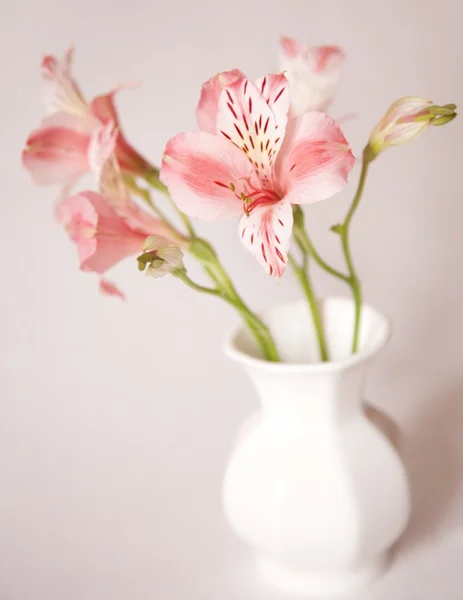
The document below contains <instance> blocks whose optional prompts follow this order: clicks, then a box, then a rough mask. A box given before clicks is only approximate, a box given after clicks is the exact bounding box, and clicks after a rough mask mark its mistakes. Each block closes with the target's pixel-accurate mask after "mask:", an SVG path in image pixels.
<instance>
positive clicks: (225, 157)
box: [160, 132, 253, 221]
mask: <svg viewBox="0 0 463 600" xmlns="http://www.w3.org/2000/svg"><path fill="white" fill-rule="evenodd" d="M252 172H253V169H252V166H251V164H250V163H249V161H248V159H247V158H246V155H245V154H244V153H243V152H241V151H240V150H238V149H237V148H235V147H234V146H233V144H231V143H230V141H229V140H227V139H225V138H224V137H219V136H216V135H212V134H210V133H203V132H194V133H180V134H179V135H177V136H175V137H174V138H172V139H171V140H169V142H168V143H167V146H166V149H165V152H164V156H163V159H162V168H161V175H160V179H161V181H162V182H163V183H164V184H165V185H166V186H167V187H168V188H169V191H170V193H171V194H172V198H173V200H174V202H175V203H176V204H177V206H178V207H179V208H180V210H182V211H183V212H184V213H186V214H187V215H190V216H191V217H197V218H198V219H204V220H206V221H214V220H218V219H227V218H229V217H233V216H236V215H239V214H240V213H241V211H242V202H241V201H240V199H239V196H240V193H241V192H242V191H244V186H243V182H242V180H243V179H244V178H247V177H249V176H250V175H251V174H252ZM237 196H238V197H237Z"/></svg>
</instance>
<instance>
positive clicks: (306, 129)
mask: <svg viewBox="0 0 463 600" xmlns="http://www.w3.org/2000/svg"><path fill="white" fill-rule="evenodd" d="M354 164H355V157H354V155H353V154H352V152H351V150H350V148H349V144H348V142H347V140H346V138H345V137H344V135H343V133H342V131H341V129H340V127H339V125H338V124H337V123H336V121H334V120H333V119H332V118H331V117H329V116H328V115H326V114H325V113H319V112H309V113H305V114H303V115H301V116H300V117H297V118H295V119H292V120H290V121H289V123H288V127H287V130H286V137H285V140H284V143H283V147H282V149H281V152H280V156H279V159H278V161H277V165H276V177H277V180H278V182H279V184H280V187H281V191H282V194H283V195H284V196H285V198H286V200H287V201H288V202H290V203H291V204H306V203H310V202H317V201H319V200H324V199H325V198H329V197H330V196H332V195H333V194H336V193H337V192H339V191H340V190H341V189H342V188H343V187H344V186H345V185H346V184H347V176H348V174H349V173H350V171H351V170H352V168H353V166H354Z"/></svg>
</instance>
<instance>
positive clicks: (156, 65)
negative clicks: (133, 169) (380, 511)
mask: <svg viewBox="0 0 463 600" xmlns="http://www.w3.org/2000/svg"><path fill="white" fill-rule="evenodd" d="M462 19H463V7H462V5H461V2H460V0H444V1H443V2H439V3H436V2H434V1H428V0H422V1H418V0H416V1H415V0H387V1H378V2H372V1H371V0H337V1H336V0H324V1H318V0H286V1H285V2H277V1H274V0H235V1H233V2H219V1H212V0H211V1H208V0H195V1H194V2H189V1H188V0H183V1H181V0H169V1H168V2H160V1H158V0H131V1H130V2H124V1H123V0H79V1H78V2H68V1H66V0H40V1H39V0H15V1H13V0H6V1H5V0H3V2H2V20H1V25H0V33H1V35H0V50H1V51H0V61H1V77H2V79H1V81H2V84H1V85H2V93H1V100H0V104H1V108H2V110H1V129H0V153H1V173H2V177H1V184H2V188H1V207H2V210H1V219H0V275H1V282H2V284H1V294H0V318H1V356H0V390H1V415H0V600H63V599H66V600H97V599H98V600H148V599H149V600H153V599H156V600H158V599H159V600H161V599H162V600H190V599H198V600H199V599H201V600H232V599H233V600H258V599H260V598H269V599H270V598H271V599H277V598H280V596H279V595H278V594H277V593H274V592H272V591H271V590H266V589H264V588H262V587H261V586H259V584H258V583H257V582H256V581H255V580H254V577H253V570H252V568H253V567H252V564H253V563H252V556H251V555H250V553H249V552H248V550H247V549H246V548H244V547H243V546H241V544H240V543H239V542H238V541H236V540H235V539H234V537H233V536H232V534H231V533H230V532H229V531H228V529H227V527H226V524H225V522H224V520H223V517H222V512H221V506H220V491H221V490H220V486H221V475H222V472H223V469H224V465H225V462H226V458H227V455H228V453H229V449H230V444H231V442H232V439H233V434H234V432H235V431H236V429H237V427H238V426H239V423H240V422H242V421H243V420H244V419H245V418H246V417H247V415H249V414H250V413H251V412H252V410H254V409H255V407H256V396H255V394H254V390H253V389H252V388H251V385H250V382H249V381H248V380H247V379H246V377H245V375H244V373H243V372H242V371H241V370H240V369H239V367H237V366H236V365H234V364H231V363H230V362H228V360H227V359H226V358H225V357H224V356H223V354H222V351H221V345H222V342H223V338H224V335H225V332H226V331H227V330H228V329H229V328H230V327H231V326H232V325H233V324H234V323H235V322H236V316H235V315H234V314H232V312H231V310H229V308H228V307H227V306H225V305H224V304H221V303H220V302H219V301H218V300H216V299H215V298H210V297H204V296H201V295H198V294H196V293H193V292H192V291H191V290H189V289H187V288H186V287H184V286H183V285H182V284H181V283H180V282H179V281H177V280H174V279H173V278H165V279H163V280H159V281H155V280H153V279H150V278H146V277H143V276H142V275H141V274H139V273H138V272H137V269H136V263H135V261H134V260H128V261H126V262H125V263H123V264H122V265H120V266H119V267H117V268H116V269H114V273H111V274H110V278H111V279H112V280H113V281H116V282H117V283H118V284H119V285H120V287H121V288H122V289H123V290H124V291H125V292H126V294H127V302H125V303H123V302H121V301H119V300H116V299H113V298H105V297H102V296H100V295H99V294H98V291H97V278H96V277H94V276H92V275H91V274H83V273H81V272H79V271H78V269H77V258H76V252H75V248H74V247H73V246H72V244H71V243H70V242H69V241H68V239H67V238H66V235H65V234H64V233H63V231H62V230H61V229H60V227H59V226H58V225H57V224H56V223H55V221H54V217H53V204H54V202H55V200H56V198H57V196H58V190H57V189H56V188H42V189H39V188H36V187H34V186H33V184H32V183H31V181H30V180H29V177H28V175H27V173H26V172H25V171H23V170H22V168H21V164H20V152H21V149H22V147H23V145H24V142H25V140H26V138H27V135H28V133H29V132H30V131H31V130H32V129H33V128H35V127H37V126H38V124H39V121H40V119H41V118H42V116H43V114H44V111H43V106H42V102H41V91H40V81H39V65H40V60H41V57H42V55H43V53H54V54H62V53H63V52H64V50H65V49H66V48H67V47H68V46H69V45H70V44H71V43H72V44H75V46H76V60H75V74H76V77H77V78H78V80H79V82H80V85H81V87H82V89H83V90H84V92H85V94H86V95H87V97H88V98H90V97H92V95H94V94H96V93H101V92H104V91H107V90H108V89H110V88H111V86H113V85H115V84H118V83H124V82H141V83H142V85H141V86H140V87H139V88H138V89H135V90H132V91H126V92H123V93H121V94H120V96H119V98H118V106H119V109H120V115H121V119H122V123H123V127H124V130H125V132H126V134H127V137H128V138H129V139H130V141H131V142H132V143H133V144H134V145H135V146H136V147H137V148H138V149H139V150H140V151H141V152H143V153H144V154H146V156H147V157H149V158H150V159H151V160H152V161H153V162H155V163H158V162H159V160H160V157H161V155H162V151H163V147H164V145H165V143H166V141H167V140H168V139H169V138H170V137H171V136H173V135H174V134H176V133H177V132H180V131H188V130H192V129H195V127H196V125H195V117H194V110H195V106H196V102H197V99H198V95H199V90H200V85H201V83H202V82H203V81H205V80H206V79H208V78H209V77H210V76H211V75H212V74H214V73H216V72H218V71H221V70H226V69H230V68H234V67H238V68H240V69H242V70H244V71H246V72H247V73H248V74H249V76H251V77H257V76H259V75H261V74H265V73H268V72H272V71H275V70H276V69H277V44H278V39H279V36H280V34H286V35H289V36H294V37H296V38H298V39H299V40H301V41H304V42H306V43H309V44H313V45H316V44H323V43H328V44H337V45H340V46H342V47H343V48H344V49H345V51H346V53H347V56H348V60H347V62H346V66H345V70H344V75H343V80H342V83H341V86H340V88H339V93H338V94H337V97H336V101H335V103H334V105H333V107H332V109H331V113H332V114H333V115H334V116H342V115H344V114H347V113H355V114H356V118H355V119H354V120H352V121H349V122H347V123H346V124H345V126H344V130H345V134H346V136H347V137H348V138H349V140H350V141H351V144H352V146H353V149H354V151H355V152H356V154H357V155H359V154H360V152H361V149H362V147H363V145H364V144H365V142H366V140H367V138H368V135H369V132H370V131H371V130H372V128H373V126H374V125H375V124H376V122H377V120H378V119H379V118H380V117H381V115H382V114H383V113H384V112H385V110H386V109H387V107H388V106H389V104H390V103H391V102H392V101H393V100H395V99H396V98H398V97H400V96H404V95H420V96H423V97H426V98H430V99H433V100H434V101H435V102H437V103H440V104H444V103H448V102H455V103H457V104H458V103H461V102H462V92H463V58H462V57H463V36H462V33H461V22H462ZM462 138H463V120H462V119H461V118H460V119H457V120H456V121H455V122H454V123H452V124H451V125H450V126H448V127H445V128H432V129H431V130H430V131H428V132H427V133H426V135H424V136H423V137H422V138H421V139H419V140H418V141H416V142H414V143H412V144H410V145H408V146H406V147H402V148H397V149H391V150H388V151H387V152H386V153H385V154H384V155H383V156H381V157H380V159H378V160H377V162H376V163H375V164H374V165H373V166H372V169H371V176H370V178H369V181H368V184H367V188H366V194H365V197H364V200H363V202H362V205H361V208H360V210H359V212H358V215H357V217H356V219H355V223H354V226H353V235H354V238H353V249H354V254H355V259H356V264H357V266H358V270H359V272H360V274H361V276H362V279H363V281H364V290H365V297H366V299H367V301H368V302H370V303H372V304H374V305H375V306H376V307H377V308H379V309H380V310H382V311H384V312H386V313H387V314H389V315H390V316H391V317H392V320H393V322H394V336H393V339H392V341H391V343H390V346H389V347H388V350H387V351H386V352H385V353H384V354H383V355H382V356H381V359H380V360H379V361H378V363H377V365H376V368H375V370H374V373H373V374H372V377H371V379H370V381H369V385H368V394H369V398H370V400H371V401H372V402H374V403H375V404H377V405H378V406H380V407H382V408H384V409H386V410H387V411H388V412H389V413H390V414H391V415H393V417H394V418H395V419H396V420H397V421H398V422H399V423H400V425H401V427H402V428H403V431H404V435H405V438H406V442H407V447H406V459H407V464H408V468H409V471H410V480H411V484H412V492H413V499H414V516H413V520H412V523H411V525H410V528H409V531H408V533H407V535H406V537H405V539H404V540H403V542H402V544H401V545H400V548H399V555H398V558H397V560H396V563H395V565H394V567H393V569H392V570H391V571H390V572H389V573H388V574H387V575H386V576H385V577H384V579H382V580H381V581H379V582H378V583H377V584H376V585H374V586H373V587H371V588H370V589H368V590H365V592H363V593H362V594H358V595H356V596H355V597H356V600H391V598H394V599H395V600H402V599H403V600H409V599H415V598H416V599H417V600H430V599H437V598H445V600H460V599H461V597H462V596H463V579H462V575H461V565H462V560H463V508H462V501H463V483H462V472H463V457H462V451H463V435H462V427H463V243H462V232H463V197H462V191H461V190H462V187H461V177H462V170H463V153H462ZM357 176H358V168H357V170H356V171H355V172H354V173H353V175H352V179H351V183H350V185H349V188H348V189H347V190H346V191H345V192H343V193H342V194H340V195H338V196H336V197H335V198H333V199H331V200H329V201H326V202H324V203H320V204H319V205H316V206H313V207H309V208H307V209H306V215H307V222H308V224H309V227H310V230H311V232H312V235H313V237H314V239H315V241H316V242H317V244H318V246H319V249H320V251H321V252H322V253H323V254H324V255H325V256H326V257H327V258H328V259H329V260H331V261H333V262H339V265H341V264H342V263H341V256H340V254H339V251H338V247H337V239H336V237H335V236H334V235H333V234H332V233H330V232H329V226H330V225H332V224H334V223H336V222H338V221H339V220H340V219H341V218H342V215H343V214H344V212H345V210H346V208H347V206H348V202H349V200H350V198H351V196H352V193H353V190H354V187H355V183H356V178H357ZM198 229H199V230H200V231H201V233H202V234H203V235H205V236H207V237H209V238H210V239H211V240H212V241H213V242H214V243H215V244H216V246H217V248H218V250H219V252H220V255H221V257H222V258H223V260H224V262H225V263H226V265H227V266H228V268H229V271H230V273H231V274H232V276H233V278H234V280H235V282H236V284H237V286H238V288H239V290H240V291H242V293H243V295H244V296H245V297H246V299H247V300H248V301H249V303H251V304H252V305H253V306H254V307H257V308H258V307H267V306H270V305H273V304H277V303H280V302H285V301H287V300H292V299H295V298H297V297H299V295H300V291H299V289H298V287H297V284H296V282H295V281H294V279H293V277H292V275H291V273H290V272H288V273H287V274H286V275H285V277H284V278H283V279H282V280H281V281H280V282H277V281H275V280H272V279H270V278H268V277H266V275H265V274H264V272H263V270H262V269H261V268H260V267H259V266H258V265H257V263H255V262H254V261H253V260H252V259H251V258H250V256H249V255H248V254H247V252H246V251H245V250H244V249H243V247H242V246H241V244H240V242H239V239H238V236H237V223H236V222H227V223H223V224H219V225H216V224H202V223H201V224H198ZM315 278H316V282H317V285H318V291H319V293H320V294H322V295H325V294H333V293H336V294H346V293H347V290H346V289H344V288H343V287H342V286H341V284H339V283H336V282H335V281H332V280H330V279H328V278H327V277H325V276H324V274H323V273H319V272H316V273H315Z"/></svg>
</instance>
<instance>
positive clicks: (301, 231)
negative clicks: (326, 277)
mask: <svg viewBox="0 0 463 600" xmlns="http://www.w3.org/2000/svg"><path fill="white" fill-rule="evenodd" d="M293 212H294V239H295V240H296V242H297V245H298V246H299V248H300V249H301V250H302V253H303V254H308V255H309V256H310V257H311V258H313V259H314V261H315V262H316V263H317V265H318V266H319V267H321V268H322V269H323V270H324V271H326V272H327V273H329V274H330V275H333V276H334V277H338V278H339V279H342V281H345V282H346V283H348V282H349V277H348V276H347V275H344V273H341V271H338V270H337V269H335V268H334V267H332V266H331V265H329V264H328V263H327V262H326V261H325V260H323V258H322V257H321V256H320V254H319V253H318V252H317V250H316V249H315V246H314V245H313V244H312V241H311V240H310V238H309V234H308V233H307V230H306V228H305V227H304V213H303V212H302V209H301V207H300V206H294V207H293Z"/></svg>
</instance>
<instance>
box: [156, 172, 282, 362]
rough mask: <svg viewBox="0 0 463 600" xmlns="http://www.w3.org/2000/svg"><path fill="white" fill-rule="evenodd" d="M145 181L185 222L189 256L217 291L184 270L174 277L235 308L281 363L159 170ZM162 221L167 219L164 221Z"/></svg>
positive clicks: (264, 331) (265, 332)
mask: <svg viewBox="0 0 463 600" xmlns="http://www.w3.org/2000/svg"><path fill="white" fill-rule="evenodd" d="M145 179H146V181H147V183H148V184H149V185H151V186H152V187H153V188H155V189H157V190H159V191H160V192H162V193H163V194H164V195H165V196H166V197H167V198H168V200H169V202H170V203H171V204H172V206H173V207H174V209H175V210H176V212H177V213H178V215H179V217H180V218H181V219H182V221H183V223H184V225H185V227H186V229H187V231H188V234H189V236H190V252H191V254H192V255H193V256H195V257H196V258H197V259H198V260H199V261H200V262H201V264H202V265H203V268H204V270H205V271H206V273H207V274H208V275H209V277H210V278H211V279H212V281H213V282H214V283H215V284H216V288H207V287H204V286H202V285H199V284H197V283H195V282H194V281H192V280H191V279H190V278H189V277H188V275H187V274H186V271H184V270H180V271H178V272H177V273H175V274H176V275H177V277H179V278H180V279H182V280H183V281H184V283H186V284H187V285H188V286H189V287H191V288H193V289H195V290H197V291H200V292H203V293H207V294H212V295H215V296H220V297H221V298H223V299H224V300H225V301H226V302H228V303H229V304H231V305H232V306H234V307H235V308H236V310H237V311H238V312H239V313H240V315H241V317H242V318H243V320H244V321H245V323H246V324H247V326H248V327H249V329H250V331H251V333H252V334H253V335H254V337H255V339H256V341H257V343H258V345H259V347H260V349H261V351H262V353H263V355H264V356H265V358H266V359H267V360H269V361H272V362H279V360H280V357H279V354H278V350H277V348H276V345H275V342H274V340H273V337H272V334H271V333H270V330H269V329H268V327H267V326H266V325H265V323H264V322H263V321H262V320H261V319H260V318H259V317H258V316H257V315H256V314H254V313H253V312H252V311H251V310H250V309H249V308H248V307H247V306H246V304H245V303H244V302H243V300H242V299H241V297H240V296H239V294H238V292H237V291H236V289H235V287H234V286H233V284H232V282H231V280H230V278H229V276H228V274H227V272H226V271H225V269H224V267H223V266H222V264H221V262H220V261H219V259H218V257H217V255H216V253H215V251H214V249H213V248H212V246H211V245H210V244H209V242H206V240H202V239H200V238H198V237H197V236H196V233H195V231H194V229H193V226H192V224H191V221H190V219H189V218H188V217H187V216H186V215H185V214H184V213H183V212H182V211H181V210H180V209H179V208H178V207H177V205H176V204H175V203H174V202H173V200H172V198H171V196H170V194H169V191H168V189H167V188H166V186H165V185H164V184H163V183H162V182H161V181H160V179H159V169H153V170H152V171H151V172H150V173H149V174H148V175H147V176H146V177H145ZM163 218H164V219H165V217H163Z"/></svg>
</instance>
